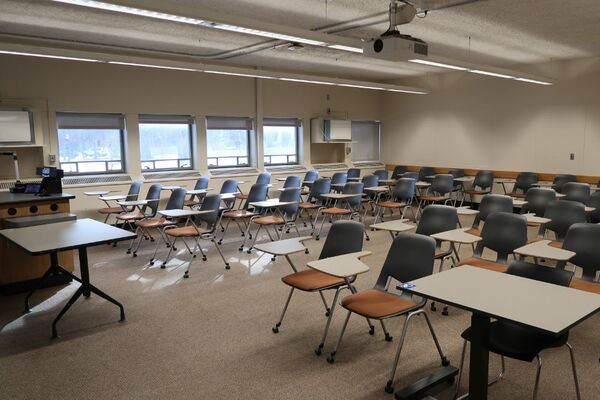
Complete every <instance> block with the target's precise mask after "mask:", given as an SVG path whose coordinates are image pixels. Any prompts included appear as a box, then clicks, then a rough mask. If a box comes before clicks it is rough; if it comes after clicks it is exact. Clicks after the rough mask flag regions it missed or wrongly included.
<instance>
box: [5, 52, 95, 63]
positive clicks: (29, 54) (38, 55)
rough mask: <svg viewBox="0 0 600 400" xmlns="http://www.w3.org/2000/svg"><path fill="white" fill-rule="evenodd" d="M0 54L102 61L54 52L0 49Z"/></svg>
mask: <svg viewBox="0 0 600 400" xmlns="http://www.w3.org/2000/svg"><path fill="white" fill-rule="evenodd" d="M0 54H10V55H14V56H29V57H42V58H56V59H59V60H69V61H86V62H100V61H99V60H94V59H91V58H79V57H66V56H55V55H52V54H39V53H24V52H21V51H7V50H0Z"/></svg>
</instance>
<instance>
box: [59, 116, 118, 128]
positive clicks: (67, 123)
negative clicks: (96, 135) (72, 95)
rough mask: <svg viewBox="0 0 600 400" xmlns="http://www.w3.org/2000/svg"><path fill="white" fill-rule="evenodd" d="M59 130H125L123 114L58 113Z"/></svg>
mask: <svg viewBox="0 0 600 400" xmlns="http://www.w3.org/2000/svg"><path fill="white" fill-rule="evenodd" d="M56 125H57V127H58V129H121V130H124V129H125V118H124V117H123V114H82V113H56Z"/></svg>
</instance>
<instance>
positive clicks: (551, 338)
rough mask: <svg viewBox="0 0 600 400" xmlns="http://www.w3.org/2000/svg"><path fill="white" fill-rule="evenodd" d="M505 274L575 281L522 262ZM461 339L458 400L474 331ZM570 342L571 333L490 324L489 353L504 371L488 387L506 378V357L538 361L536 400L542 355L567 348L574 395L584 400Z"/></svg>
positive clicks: (557, 281)
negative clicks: (551, 350)
mask: <svg viewBox="0 0 600 400" xmlns="http://www.w3.org/2000/svg"><path fill="white" fill-rule="evenodd" d="M506 273H508V274H511V275H515V276H520V277H522V278H527V279H534V280H537V281H541V282H546V283H549V284H553V285H558V286H569V284H570V282H571V279H572V277H573V273H572V272H569V271H564V270H559V269H556V268H549V267H546V266H543V265H536V264H530V263H526V262H523V261H515V262H513V263H512V264H511V265H510V266H508V269H507V271H506ZM507 296H510V293H507ZM461 336H462V338H463V339H464V344H463V350H462V356H461V361H460V372H459V375H458V380H457V382H456V391H455V396H454V398H457V397H458V392H459V389H460V381H461V378H462V372H463V367H464V362H465V354H466V350H467V342H470V341H471V340H472V331H471V328H468V329H466V330H465V331H464V332H463V333H462V335H461ZM568 340H569V332H567V333H565V334H563V335H560V336H555V335H553V334H550V333H546V332H542V331H540V330H536V329H533V328H529V327H525V326H522V325H519V324H517V323H514V322H510V321H493V322H491V324H490V332H489V351H490V352H492V353H494V354H497V355H499V356H500V357H501V365H502V367H501V372H500V374H499V375H498V377H497V378H496V379H494V380H492V382H490V383H489V385H491V384H493V383H496V382H498V381H499V380H500V379H502V377H503V376H504V373H505V363H504V358H505V357H508V358H511V359H513V360H520V361H525V362H531V361H533V360H534V359H535V360H537V370H536V374H535V384H534V387H533V399H537V395H538V387H539V383H540V373H541V370H542V359H541V357H540V353H541V352H542V351H543V350H546V349H550V348H555V347H562V346H566V347H567V348H568V349H569V354H570V356H571V369H572V371H573V378H574V382H575V393H576V396H577V399H578V400H580V398H581V396H580V393H579V382H578V379H577V369H576V367H575V356H574V354H573V348H572V347H571V345H570V344H569V342H568Z"/></svg>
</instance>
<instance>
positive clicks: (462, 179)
mask: <svg viewBox="0 0 600 400" xmlns="http://www.w3.org/2000/svg"><path fill="white" fill-rule="evenodd" d="M474 180H475V177H474V176H461V177H460V178H454V181H455V182H462V183H466V182H473V181H474Z"/></svg>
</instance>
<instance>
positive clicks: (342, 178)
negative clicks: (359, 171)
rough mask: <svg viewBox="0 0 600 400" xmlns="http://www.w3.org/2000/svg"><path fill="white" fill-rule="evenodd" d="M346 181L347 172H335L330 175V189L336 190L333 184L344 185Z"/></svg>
mask: <svg viewBox="0 0 600 400" xmlns="http://www.w3.org/2000/svg"><path fill="white" fill-rule="evenodd" d="M346 182H348V174H347V173H345V172H336V173H334V174H333V176H332V177H331V190H333V191H337V189H335V188H334V186H333V185H345V184H346Z"/></svg>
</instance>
